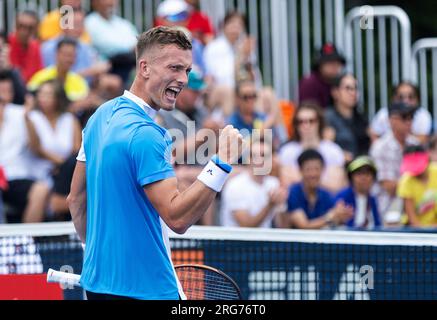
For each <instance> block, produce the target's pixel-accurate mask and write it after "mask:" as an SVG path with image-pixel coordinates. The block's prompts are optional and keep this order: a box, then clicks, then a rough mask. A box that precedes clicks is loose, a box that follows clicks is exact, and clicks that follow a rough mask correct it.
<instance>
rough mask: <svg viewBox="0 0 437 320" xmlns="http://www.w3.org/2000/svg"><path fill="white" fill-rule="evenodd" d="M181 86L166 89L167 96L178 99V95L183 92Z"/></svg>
mask: <svg viewBox="0 0 437 320" xmlns="http://www.w3.org/2000/svg"><path fill="white" fill-rule="evenodd" d="M181 90H182V89H181V88H179V87H168V88H167V89H166V90H165V96H166V97H167V98H168V99H170V100H176V98H177V96H178V95H179V93H180V92H181Z"/></svg>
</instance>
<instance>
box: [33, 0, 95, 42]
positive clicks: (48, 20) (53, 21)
mask: <svg viewBox="0 0 437 320" xmlns="http://www.w3.org/2000/svg"><path fill="white" fill-rule="evenodd" d="M60 20H61V14H60V13H59V10H58V9H57V10H53V11H50V12H49V13H48V14H47V15H46V16H45V17H44V19H43V20H42V21H41V23H40V24H39V30H38V34H39V38H40V39H41V41H42V42H44V41H47V40H50V39H53V38H56V37H58V36H60V35H61V34H62V29H61V26H60ZM80 40H81V41H82V42H83V43H86V44H90V43H91V38H90V36H89V34H88V33H87V32H86V31H84V32H83V33H82V35H81V36H80Z"/></svg>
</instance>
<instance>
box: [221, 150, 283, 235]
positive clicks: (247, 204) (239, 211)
mask: <svg viewBox="0 0 437 320" xmlns="http://www.w3.org/2000/svg"><path fill="white" fill-rule="evenodd" d="M251 152H252V158H251V164H250V165H249V166H248V167H247V168H246V170H245V171H243V172H241V173H240V174H238V175H237V176H234V177H233V178H232V179H231V180H229V182H228V183H227V184H226V185H225V187H224V190H223V193H222V194H223V195H222V210H221V224H222V225H223V226H226V227H247V228H249V227H250V228H252V227H253V228H255V227H262V228H270V227H272V223H273V222H274V219H275V217H276V216H277V215H278V214H280V213H283V212H284V211H285V205H284V204H285V201H286V199H287V190H286V189H284V188H282V187H281V186H280V183H279V179H278V178H276V177H273V176H270V175H266V174H260V173H257V171H256V168H257V167H258V168H260V167H262V166H263V165H264V164H265V163H267V162H270V163H271V161H272V146H271V145H269V144H268V143H266V142H259V141H257V142H254V143H252V148H251Z"/></svg>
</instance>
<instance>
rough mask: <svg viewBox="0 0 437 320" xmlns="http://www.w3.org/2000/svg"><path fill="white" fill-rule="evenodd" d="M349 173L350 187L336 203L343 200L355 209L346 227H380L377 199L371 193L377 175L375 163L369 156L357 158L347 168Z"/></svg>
mask: <svg viewBox="0 0 437 320" xmlns="http://www.w3.org/2000/svg"><path fill="white" fill-rule="evenodd" d="M347 173H348V177H349V181H350V186H349V187H348V188H346V189H344V190H343V191H341V192H340V193H339V194H338V195H337V196H336V197H335V202H337V201H340V200H341V201H343V202H344V203H345V204H346V205H349V206H350V207H352V208H353V217H352V218H351V219H350V220H349V221H347V222H346V225H347V226H348V227H351V228H358V229H374V228H375V227H380V226H381V218H380V215H379V210H378V205H377V203H376V198H375V197H374V196H372V195H371V193H370V192H371V189H372V186H373V184H374V182H375V181H376V174H377V170H376V166H375V164H374V162H373V161H372V159H370V157H367V156H360V157H357V158H356V159H354V160H353V161H352V162H351V163H350V164H349V165H348V166H347Z"/></svg>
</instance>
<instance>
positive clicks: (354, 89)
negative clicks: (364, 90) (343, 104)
mask: <svg viewBox="0 0 437 320" xmlns="http://www.w3.org/2000/svg"><path fill="white" fill-rule="evenodd" d="M340 88H341V89H344V90H346V91H348V92H356V91H358V87H357V86H342V87H340Z"/></svg>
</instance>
